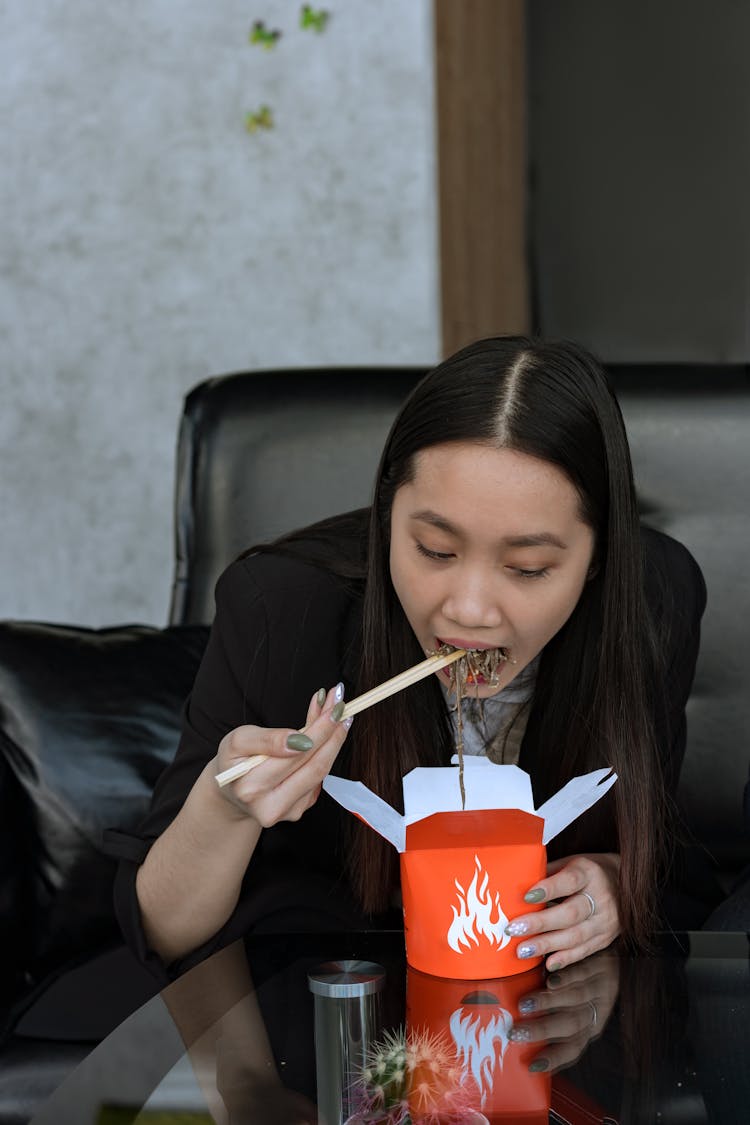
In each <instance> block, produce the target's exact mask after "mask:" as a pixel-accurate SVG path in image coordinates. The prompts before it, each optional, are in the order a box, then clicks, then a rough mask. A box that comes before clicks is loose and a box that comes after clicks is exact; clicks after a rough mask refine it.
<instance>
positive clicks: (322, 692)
mask: <svg viewBox="0 0 750 1125" xmlns="http://www.w3.org/2000/svg"><path fill="white" fill-rule="evenodd" d="M327 695H328V692H327V691H326V689H325V688H324V687H322V688H318V694H317V695H316V696H315V698H316V699H317V701H318V707H322V706H323V704H324V703H325V701H326V696H327Z"/></svg>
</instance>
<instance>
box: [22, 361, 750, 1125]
mask: <svg viewBox="0 0 750 1125" xmlns="http://www.w3.org/2000/svg"><path fill="white" fill-rule="evenodd" d="M422 373H423V372H422V369H419V370H418V369H390V368H383V369H364V368H353V369H332V370H310V371H307V370H302V371H273V372H252V373H240V374H236V375H229V376H223V377H217V378H214V379H209V380H208V381H206V382H205V383H203V384H201V385H200V386H198V387H197V388H195V390H193V391H192V392H191V393H190V394H189V395H188V396H187V399H186V402H185V410H184V414H183V418H182V423H181V428H180V435H179V441H178V450H177V486H176V502H175V531H176V562H175V574H174V583H173V589H172V600H171V607H170V614H169V623H168V625H167V626H166V627H165V628H163V629H158V628H153V627H146V626H139V625H129V626H127V625H126V626H122V627H119V628H116V629H104V630H91V629H82V628H77V627H75V626H70V627H64V626H59V625H49V624H44V623H38V622H28V621H22V622H19V621H5V622H0V933H1V934H2V951H3V957H2V961H1V962H0V1013H2V1019H1V1021H0V1022H1V1024H2V1029H3V1042H2V1045H1V1046H0V1123H3V1125H8V1123H11V1122H13V1123H15V1125H17V1123H20V1122H25V1121H27V1120H28V1119H29V1117H30V1116H31V1113H32V1111H33V1108H34V1106H35V1105H36V1104H38V1102H39V1100H40V1099H41V1098H43V1097H44V1096H45V1095H46V1094H47V1093H48V1092H49V1091H51V1089H53V1088H54V1086H55V1085H56V1084H57V1082H58V1081H59V1080H60V1079H61V1078H62V1077H63V1076H64V1074H65V1073H66V1072H67V1070H68V1069H69V1068H70V1067H71V1066H73V1065H74V1064H75V1062H76V1061H77V1060H78V1059H79V1058H81V1057H82V1056H83V1055H84V1054H85V1053H87V1051H88V1050H89V1049H90V1047H91V1045H92V1044H93V1043H95V1042H96V1041H98V1040H99V1039H101V1038H102V1037H103V1036H104V1035H106V1034H107V1033H108V1031H109V1030H110V1029H111V1028H112V1027H114V1026H115V1025H116V1024H117V1023H118V1022H119V1021H120V1020H121V1019H122V1018H124V1017H125V1016H126V1015H127V1014H128V1013H129V1012H130V1011H132V1010H133V1009H134V1007H136V1006H137V1005H138V1004H139V1003H141V1002H142V1001H143V1000H144V999H146V997H147V996H148V995H149V994H150V993H151V992H152V991H153V988H154V985H153V983H152V981H151V980H150V978H149V977H148V976H147V975H146V974H145V973H144V972H143V971H142V970H141V969H140V968H139V966H137V965H136V964H135V962H134V961H133V960H132V959H131V958H130V956H129V954H128V953H127V951H126V950H124V948H123V947H122V946H121V945H120V943H119V941H118V937H117V932H116V927H115V923H114V919H113V914H112V908H111V893H110V884H111V878H112V873H113V867H112V862H111V861H110V860H109V859H108V858H107V857H106V855H105V854H104V851H103V848H102V842H101V841H102V832H103V830H104V829H105V828H107V827H110V826H115V825H117V826H120V827H124V828H127V827H128V826H129V825H133V824H134V823H136V822H137V820H138V819H139V817H140V816H141V814H142V812H143V810H144V808H145V806H146V803H147V801H148V797H149V793H150V791H151V788H152V786H153V784H154V781H155V779H156V777H157V776H158V773H159V771H160V770H161V769H162V768H163V765H164V764H165V763H166V762H167V761H168V760H169V758H170V756H171V755H172V753H173V752H174V749H175V746H176V742H177V738H178V727H179V715H180V709H181V703H182V700H183V699H184V697H185V696H186V695H187V693H188V691H189V688H190V684H191V682H192V678H193V676H194V674H195V670H196V668H197V665H198V662H199V660H200V657H201V653H202V650H203V647H204V645H205V641H206V636H207V627H208V623H209V622H210V619H211V614H212V595H213V585H214V582H215V580H216V577H217V576H218V574H219V573H220V571H221V570H222V569H223V567H224V566H225V565H226V564H227V563H228V562H229V561H230V560H231V559H232V558H233V557H235V556H236V555H237V554H238V553H239V552H240V551H241V550H242V549H244V548H245V547H247V546H248V545H249V544H251V543H253V542H259V541H261V540H264V539H268V538H271V537H273V536H274V535H275V534H277V533H279V532H282V531H284V530H288V529H289V528H291V527H294V526H300V525H303V524H306V523H309V522H312V521H313V520H315V519H318V518H320V517H323V516H325V515H329V514H332V513H333V512H336V511H344V510H346V509H349V508H354V507H359V506H361V505H363V504H366V503H367V502H368V499H369V491H370V485H371V481H372V477H373V473H374V469H375V465H376V461H377V456H378V453H379V449H380V446H381V445H382V441H383V438H384V436H385V433H386V431H387V428H388V426H389V424H390V420H391V418H392V417H393V415H394V413H395V410H396V408H397V405H398V403H399V402H400V401H401V400H402V399H403V398H404V397H405V396H406V394H407V393H408V391H409V390H410V388H411V387H412V386H413V384H414V383H415V381H416V380H417V379H418V378H419V376H420V375H421V374H422ZM612 376H613V379H614V381H615V385H616V387H617V390H618V395H619V397H620V401H621V403H622V407H623V412H624V414H625V419H626V424H627V427H628V431H629V435H630V440H631V446H632V450H633V459H634V463H635V467H636V476H637V482H638V488H639V495H640V497H641V501H642V508H643V518H644V520H645V521H646V522H649V523H651V524H652V525H655V526H658V527H660V528H663V529H664V530H666V531H668V532H670V533H672V534H673V535H675V536H676V537H677V538H678V539H681V540H682V541H683V542H684V543H686V544H687V546H688V547H689V548H690V549H691V550H692V551H693V553H694V555H695V556H696V558H697V559H698V561H699V563H700V564H701V566H702V568H703V571H704V574H705V577H706V581H707V585H708V591H709V603H708V609H707V612H706V617H705V623H704V631H703V643H702V649H701V656H700V661H699V666H698V672H697V677H696V682H695V686H694V691H693V694H692V697H691V700H690V704H689V715H688V719H689V734H688V753H687V758H686V762H685V767H684V770H683V776H682V780H681V788H680V801H681V806H682V809H683V813H684V819H685V823H686V824H687V825H689V827H690V829H691V831H692V832H693V833H694V835H695V837H696V839H697V841H698V842H699V843H700V845H701V846H702V847H703V848H704V849H705V850H706V852H707V853H708V854H709V855H710V856H711V857H712V862H713V863H714V865H715V867H716V869H717V871H718V872H719V875H720V877H721V878H722V879H724V880H725V882H726V885H727V886H728V885H729V881H730V880H731V877H732V873H733V872H734V871H736V870H738V869H739V868H740V867H741V866H743V865H744V864H747V863H748V862H750V841H749V840H748V838H747V836H746V835H745V833H744V830H743V826H742V811H741V810H742V791H743V787H744V784H745V781H746V779H747V771H748V763H749V762H750V674H749V673H748V660H747V659H746V656H747V651H748V645H747V641H746V629H747V625H746V622H747V621H748V619H749V618H750V612H749V610H750V583H749V582H748V579H747V574H746V569H745V560H746V555H747V550H748V548H749V547H750V515H749V509H750V452H749V450H750V443H749V442H748V434H749V433H750V377H749V375H748V371H747V369H745V368H737V367H731V368H730V367H715V368H692V367H679V368H676V367H664V366H658V365H655V366H652V367H643V366H641V367H638V368H613V369H612Z"/></svg>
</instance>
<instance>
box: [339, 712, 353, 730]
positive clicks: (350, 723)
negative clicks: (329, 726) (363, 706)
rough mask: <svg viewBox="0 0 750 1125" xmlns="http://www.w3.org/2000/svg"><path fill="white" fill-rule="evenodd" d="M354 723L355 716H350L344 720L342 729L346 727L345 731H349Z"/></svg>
mask: <svg viewBox="0 0 750 1125" xmlns="http://www.w3.org/2000/svg"><path fill="white" fill-rule="evenodd" d="M353 722H354V715H350V716H349V718H348V719H344V721H343V723H342V724H341V725H342V727H344V729H345V730H349V728H350V726H351V725H352V723H353Z"/></svg>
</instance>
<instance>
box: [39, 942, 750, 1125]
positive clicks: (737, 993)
mask: <svg viewBox="0 0 750 1125" xmlns="http://www.w3.org/2000/svg"><path fill="white" fill-rule="evenodd" d="M749 952H750V941H749V939H748V936H747V935H745V934H707V933H697V934H685V935H670V936H660V937H659V938H658V939H657V941H656V946H655V949H654V951H653V953H652V954H649V955H647V956H646V955H643V956H637V957H629V956H626V955H624V954H623V955H618V954H617V953H615V952H611V951H607V952H605V953H601V954H597V955H596V956H595V957H592V958H589V959H588V960H587V961H585V962H582V963H580V964H579V965H576V966H571V967H570V968H568V969H566V970H563V971H562V972H560V973H559V974H553V975H552V976H548V975H546V974H545V973H544V972H543V970H542V969H541V968H540V969H532V970H530V971H527V972H524V973H519V974H517V975H515V976H512V977H506V978H503V979H495V980H489V981H487V980H485V981H475V980H471V981H457V980H444V979H441V978H436V977H429V976H426V975H425V974H422V973H418V972H415V971H414V970H412V969H410V968H409V967H407V965H406V964H405V959H404V946H403V933H402V932H400V931H393V932H390V931H389V932H370V933H357V934H346V935H344V934H332V935H326V934H318V933H316V934H294V935H264V936H262V937H255V938H253V939H248V940H247V941H246V942H245V943H236V944H235V945H233V946H230V947H229V948H227V949H225V950H222V951H221V952H220V953H218V954H216V955H215V956H214V957H212V958H210V959H209V960H207V961H205V962H204V963H203V964H201V965H199V966H197V967H196V968H195V969H193V970H192V971H191V972H189V973H186V974H185V975H184V976H183V977H182V978H180V979H179V980H177V981H176V982H174V983H173V984H172V985H170V986H169V987H168V988H167V989H165V990H164V991H163V992H162V993H161V994H159V995H158V996H156V997H154V998H153V999H152V1000H150V1001H149V1002H148V1003H146V1004H144V1005H143V1006H142V1007H141V1008H140V1009H139V1010H138V1011H136V1012H135V1013H134V1014H133V1015H132V1016H130V1017H129V1018H128V1019H127V1020H125V1021H124V1022H123V1023H122V1024H121V1025H120V1026H119V1027H118V1028H117V1029H116V1030H115V1031H114V1032H113V1033H112V1034H111V1035H109V1036H108V1038H107V1039H106V1040H104V1042H102V1043H101V1044H100V1045H99V1046H98V1047H97V1048H96V1049H95V1050H94V1051H92V1053H91V1054H90V1055H89V1056H88V1057H87V1058H86V1059H85V1060H84V1061H83V1063H82V1064H81V1065H79V1066H78V1068H77V1069H76V1070H75V1071H74V1072H73V1073H72V1074H71V1075H70V1076H69V1077H68V1078H67V1080H66V1081H65V1082H63V1084H62V1085H61V1086H60V1087H59V1088H58V1090H57V1091H56V1092H55V1094H54V1095H53V1096H52V1097H51V1098H50V1099H49V1100H48V1101H47V1103H45V1105H44V1106H43V1107H42V1109H41V1110H40V1111H39V1112H38V1113H37V1114H36V1115H35V1117H34V1118H33V1125H52V1123H54V1125H59V1123H60V1122H68V1121H70V1122H76V1125H126V1123H127V1125H205V1123H209V1122H212V1121H217V1122H227V1123H231V1125H245V1123H247V1125H250V1123H253V1125H255V1123H257V1125H277V1123H278V1125H299V1123H301V1122H307V1121H309V1122H316V1121H317V1122H320V1125H343V1123H344V1122H349V1123H350V1125H363V1123H365V1122H368V1123H369V1122H371V1123H374V1122H397V1123H399V1125H407V1123H410V1125H418V1123H425V1125H426V1123H427V1122H430V1123H433V1122H443V1121H444V1122H450V1123H459V1122H461V1123H466V1125H469V1123H471V1125H484V1123H486V1122H489V1123H492V1125H494V1123H496V1122H505V1123H514V1122H518V1123H520V1122H524V1123H525V1125H537V1123H539V1125H541V1123H542V1122H544V1123H545V1125H546V1123H547V1122H572V1123H575V1125H582V1123H590V1125H594V1123H596V1122H602V1123H603V1122H618V1123H620V1125H625V1123H628V1125H629V1123H631V1122H633V1123H640V1122H655V1123H659V1125H670V1123H679V1125H692V1123H694V1122H695V1123H697V1122H706V1121H707V1122H717V1123H720V1125H732V1123H733V1122H738V1123H739V1122H743V1123H744V1122H746V1121H747V1119H748V1107H750V1046H749V1043H750V961H749V959H748V954H749Z"/></svg>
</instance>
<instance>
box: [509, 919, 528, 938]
mask: <svg viewBox="0 0 750 1125" xmlns="http://www.w3.org/2000/svg"><path fill="white" fill-rule="evenodd" d="M505 932H506V934H507V935H508V937H523V935H524V934H527V933H528V932H529V927H528V925H527V923H526V922H510V923H509V924H508V925H507V926H506V927H505Z"/></svg>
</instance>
